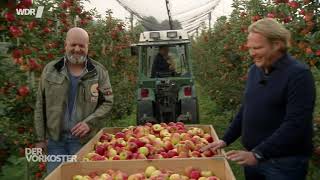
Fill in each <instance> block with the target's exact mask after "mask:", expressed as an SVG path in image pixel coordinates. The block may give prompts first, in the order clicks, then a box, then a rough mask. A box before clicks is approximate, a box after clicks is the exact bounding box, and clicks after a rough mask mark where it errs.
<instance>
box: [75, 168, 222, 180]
mask: <svg viewBox="0 0 320 180" xmlns="http://www.w3.org/2000/svg"><path fill="white" fill-rule="evenodd" d="M113 179H116V180H144V179H148V180H219V178H218V177H217V176H215V175H214V173H213V172H212V171H210V170H201V169H198V168H193V167H191V166H189V167H186V168H185V169H184V174H179V173H176V172H173V171H170V170H165V169H164V170H163V169H161V170H160V169H157V168H156V167H154V166H148V167H147V168H146V169H145V171H144V172H139V173H135V174H131V175H128V174H127V173H124V172H122V171H120V170H116V171H115V170H112V169H108V170H107V171H105V172H104V173H102V174H101V175H98V173H96V172H92V173H90V174H89V175H84V176H82V175H75V176H73V180H113Z"/></svg>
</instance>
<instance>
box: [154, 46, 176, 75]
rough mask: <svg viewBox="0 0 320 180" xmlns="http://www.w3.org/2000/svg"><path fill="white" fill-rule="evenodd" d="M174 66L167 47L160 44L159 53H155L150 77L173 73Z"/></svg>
mask: <svg viewBox="0 0 320 180" xmlns="http://www.w3.org/2000/svg"><path fill="white" fill-rule="evenodd" d="M174 72H175V66H174V62H173V59H172V58H171V57H170V56H169V47H168V46H160V47H159V53H158V54H157V55H156V57H155V59H154V61H153V65H152V71H151V78H155V77H162V76H166V75H164V74H167V75H170V74H172V75H174Z"/></svg>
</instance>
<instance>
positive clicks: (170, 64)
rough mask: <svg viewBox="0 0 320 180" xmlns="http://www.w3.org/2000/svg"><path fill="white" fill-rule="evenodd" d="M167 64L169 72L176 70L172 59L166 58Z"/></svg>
mask: <svg viewBox="0 0 320 180" xmlns="http://www.w3.org/2000/svg"><path fill="white" fill-rule="evenodd" d="M167 62H168V64H169V69H170V70H175V69H176V64H175V61H174V59H173V58H172V57H170V56H168V59H167Z"/></svg>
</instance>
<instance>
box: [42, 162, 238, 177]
mask: <svg viewBox="0 0 320 180" xmlns="http://www.w3.org/2000/svg"><path fill="white" fill-rule="evenodd" d="M57 179H59V180H113V179H118V180H144V179H149V180H235V177H234V175H233V173H232V171H231V168H230V166H229V164H228V162H227V161H226V159H225V158H223V157H214V158H197V159H166V160H164V159H162V160H161V159H157V160H135V161H128V160H124V161H90V162H72V163H65V164H62V165H60V166H59V167H58V168H57V169H56V170H54V171H53V172H52V173H51V174H49V175H48V176H47V178H46V180H57Z"/></svg>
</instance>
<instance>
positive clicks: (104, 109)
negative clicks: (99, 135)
mask: <svg viewBox="0 0 320 180" xmlns="http://www.w3.org/2000/svg"><path fill="white" fill-rule="evenodd" d="M86 69H87V71H86V72H85V73H84V74H83V75H82V76H81V78H80V79H79V83H78V92H77V95H76V100H75V105H74V106H75V107H74V108H76V110H75V114H74V117H75V118H74V119H75V120H76V121H77V122H81V121H82V122H86V123H87V124H88V125H89V127H90V129H91V131H90V133H89V134H88V135H87V136H86V137H85V138H84V139H82V140H83V141H86V140H88V138H91V137H92V136H93V135H94V134H95V133H96V132H97V131H98V130H99V129H101V128H102V126H103V122H102V120H103V118H104V116H105V115H106V114H107V113H108V112H109V111H110V110H111V107H112V104H113V94H112V89H111V85H110V81H109V75H108V71H107V70H106V69H105V68H104V67H103V65H101V64H100V63H98V62H96V61H94V60H92V59H90V58H88V59H87V64H86ZM69 84H70V80H69V76H68V71H67V67H66V66H65V60H64V58H61V59H60V60H55V61H52V62H50V63H49V64H47V65H46V66H45V68H44V70H43V72H42V75H41V79H40V82H39V88H38V93H37V101H36V106H35V114H34V125H35V131H36V134H37V138H38V141H43V140H45V139H47V138H51V139H53V140H59V139H60V137H61V134H62V129H63V126H64V125H63V123H64V119H63V118H64V114H65V111H66V107H67V101H68V94H69V92H68V91H69Z"/></svg>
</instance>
